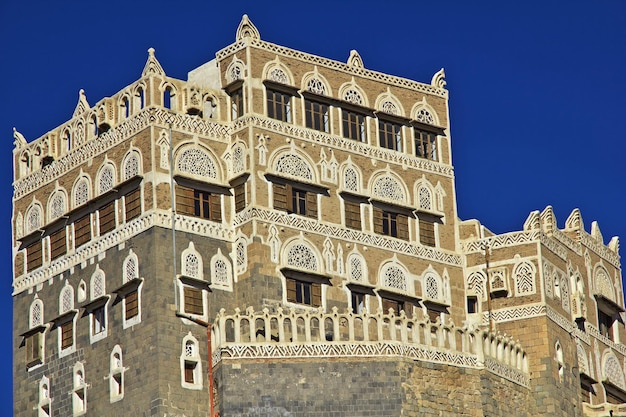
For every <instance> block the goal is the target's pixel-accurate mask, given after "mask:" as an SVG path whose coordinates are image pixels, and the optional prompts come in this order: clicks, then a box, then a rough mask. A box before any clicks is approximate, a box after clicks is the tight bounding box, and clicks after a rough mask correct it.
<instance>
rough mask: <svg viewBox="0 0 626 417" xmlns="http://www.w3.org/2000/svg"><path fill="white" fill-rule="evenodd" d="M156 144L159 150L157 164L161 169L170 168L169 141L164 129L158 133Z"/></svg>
mask: <svg viewBox="0 0 626 417" xmlns="http://www.w3.org/2000/svg"><path fill="white" fill-rule="evenodd" d="M157 146H158V147H159V150H160V153H159V166H160V167H161V168H163V169H170V141H169V139H168V137H167V132H166V131H165V130H162V131H161V133H160V134H159V139H158V140H157Z"/></svg>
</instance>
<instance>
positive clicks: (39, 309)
mask: <svg viewBox="0 0 626 417" xmlns="http://www.w3.org/2000/svg"><path fill="white" fill-rule="evenodd" d="M28 316H29V317H28V318H29V320H28V323H29V328H30V329H32V328H34V327H37V326H43V301H41V300H40V299H39V297H37V295H35V299H34V300H33V302H32V303H31V305H30V309H29V314H28Z"/></svg>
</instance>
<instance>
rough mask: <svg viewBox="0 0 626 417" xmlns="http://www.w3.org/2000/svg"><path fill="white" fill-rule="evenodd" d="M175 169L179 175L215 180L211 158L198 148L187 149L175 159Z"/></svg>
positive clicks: (215, 170)
mask: <svg viewBox="0 0 626 417" xmlns="http://www.w3.org/2000/svg"><path fill="white" fill-rule="evenodd" d="M176 169H177V171H178V172H180V173H187V174H191V175H195V176H198V177H202V178H210V179H217V169H216V166H215V163H214V162H213V158H211V157H210V156H209V154H208V153H206V152H205V151H203V150H201V149H198V148H188V149H185V150H184V151H182V152H181V153H180V155H179V156H178V158H177V161H176Z"/></svg>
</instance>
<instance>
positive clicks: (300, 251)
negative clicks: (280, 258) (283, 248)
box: [287, 243, 318, 271]
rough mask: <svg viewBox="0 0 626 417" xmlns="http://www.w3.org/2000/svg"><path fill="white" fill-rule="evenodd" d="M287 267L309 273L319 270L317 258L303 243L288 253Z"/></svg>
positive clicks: (290, 249)
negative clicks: (304, 270)
mask: <svg viewBox="0 0 626 417" xmlns="http://www.w3.org/2000/svg"><path fill="white" fill-rule="evenodd" d="M287 265H289V266H293V267H296V268H299V269H306V270H309V271H317V270H318V261H317V256H316V255H315V253H314V252H313V250H312V249H311V248H309V247H308V246H307V245H305V244H303V243H296V244H295V245H293V246H291V248H289V251H288V252H287Z"/></svg>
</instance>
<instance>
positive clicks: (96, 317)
mask: <svg viewBox="0 0 626 417" xmlns="http://www.w3.org/2000/svg"><path fill="white" fill-rule="evenodd" d="M91 314H92V315H93V322H92V328H91V331H92V334H94V335H95V334H100V333H103V332H105V331H106V311H105V307H104V306H102V307H98V308H96V309H95V310H94V311H93V313H91Z"/></svg>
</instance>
